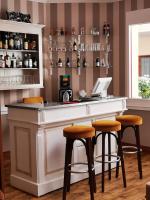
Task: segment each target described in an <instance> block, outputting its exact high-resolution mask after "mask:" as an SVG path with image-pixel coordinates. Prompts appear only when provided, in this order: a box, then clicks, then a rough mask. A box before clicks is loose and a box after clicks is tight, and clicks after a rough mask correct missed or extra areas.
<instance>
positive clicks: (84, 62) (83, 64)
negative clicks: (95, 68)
mask: <svg viewBox="0 0 150 200" xmlns="http://www.w3.org/2000/svg"><path fill="white" fill-rule="evenodd" d="M82 66H83V67H87V62H86V59H85V58H83V63H82Z"/></svg>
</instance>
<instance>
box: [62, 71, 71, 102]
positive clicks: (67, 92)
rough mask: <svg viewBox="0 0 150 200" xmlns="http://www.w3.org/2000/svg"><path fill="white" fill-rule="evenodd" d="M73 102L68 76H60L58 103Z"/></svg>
mask: <svg viewBox="0 0 150 200" xmlns="http://www.w3.org/2000/svg"><path fill="white" fill-rule="evenodd" d="M72 100H73V92H72V89H71V87H70V75H69V74H65V75H61V76H60V89H59V101H60V102H64V103H65V102H70V101H72Z"/></svg>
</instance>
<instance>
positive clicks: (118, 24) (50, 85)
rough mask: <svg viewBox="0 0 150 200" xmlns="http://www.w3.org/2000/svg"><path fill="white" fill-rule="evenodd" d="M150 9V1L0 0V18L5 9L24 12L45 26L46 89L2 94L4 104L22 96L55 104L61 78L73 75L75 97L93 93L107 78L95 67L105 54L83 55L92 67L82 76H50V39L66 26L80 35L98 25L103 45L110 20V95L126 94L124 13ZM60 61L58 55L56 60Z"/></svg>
mask: <svg viewBox="0 0 150 200" xmlns="http://www.w3.org/2000/svg"><path fill="white" fill-rule="evenodd" d="M143 8H150V1H149V0H123V1H119V2H115V3H108V4H105V3H101V4H100V3H67V4H62V3H61V4H43V3H38V2H32V1H27V0H24V1H22V0H0V16H1V18H3V19H4V18H5V11H6V10H15V11H21V12H23V13H30V14H31V17H32V22H33V23H41V24H45V25H46V27H45V28H44V30H43V59H44V60H43V61H44V62H43V63H44V66H43V67H44V89H41V90H40V89H30V90H12V91H0V103H1V105H4V104H8V103H12V102H16V101H20V100H21V99H22V98H23V97H27V96H36V95H43V96H44V97H45V98H46V99H47V100H49V101H51V100H53V101H56V100H57V99H58V87H59V76H60V75H61V74H65V73H70V74H71V83H72V89H73V91H74V97H75V98H76V97H77V93H78V90H80V89H85V90H86V91H87V92H88V94H89V93H90V92H91V89H92V87H93V84H94V82H95V81H96V78H97V77H103V76H106V75H107V70H106V69H105V68H101V69H99V68H95V67H93V65H94V63H95V58H96V57H99V56H100V57H102V56H103V55H102V53H97V52H94V53H89V52H86V53H83V55H82V56H83V57H84V56H85V57H86V59H87V62H88V64H89V66H88V67H89V68H87V69H82V70H81V75H80V76H79V75H78V74H77V71H76V69H55V70H53V75H52V76H50V70H49V66H50V62H49V53H48V36H49V33H50V30H51V29H54V30H55V29H56V28H57V27H65V29H66V30H68V31H69V32H70V31H71V28H72V27H75V29H76V32H77V33H79V32H80V28H81V27H85V30H86V32H89V31H90V29H91V27H94V26H97V27H100V30H101V37H100V41H101V43H103V42H104V37H103V36H102V27H103V23H104V22H105V21H107V22H108V23H110V25H111V28H112V29H111V39H110V44H111V49H112V53H111V55H110V57H109V59H110V62H111V64H112V68H111V69H109V72H108V76H113V84H112V86H111V88H110V89H111V92H112V93H114V94H115V95H124V94H125V75H124V74H125V14H126V12H127V11H131V10H137V9H143ZM97 40H99V39H96V38H92V39H90V38H88V37H85V41H86V42H87V41H90V42H92V41H93V42H97ZM55 59H57V56H56V57H55Z"/></svg>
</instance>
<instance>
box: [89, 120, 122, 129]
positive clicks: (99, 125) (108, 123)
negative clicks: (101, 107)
mask: <svg viewBox="0 0 150 200" xmlns="http://www.w3.org/2000/svg"><path fill="white" fill-rule="evenodd" d="M92 126H93V127H94V128H95V130H96V131H103V132H111V131H119V130H121V123H120V122H118V121H113V120H98V121H95V122H93V123H92Z"/></svg>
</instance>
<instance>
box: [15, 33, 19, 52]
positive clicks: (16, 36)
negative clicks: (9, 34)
mask: <svg viewBox="0 0 150 200" xmlns="http://www.w3.org/2000/svg"><path fill="white" fill-rule="evenodd" d="M14 44H15V49H16V50H19V49H20V39H19V34H18V33H16V35H15V38H14Z"/></svg>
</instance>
